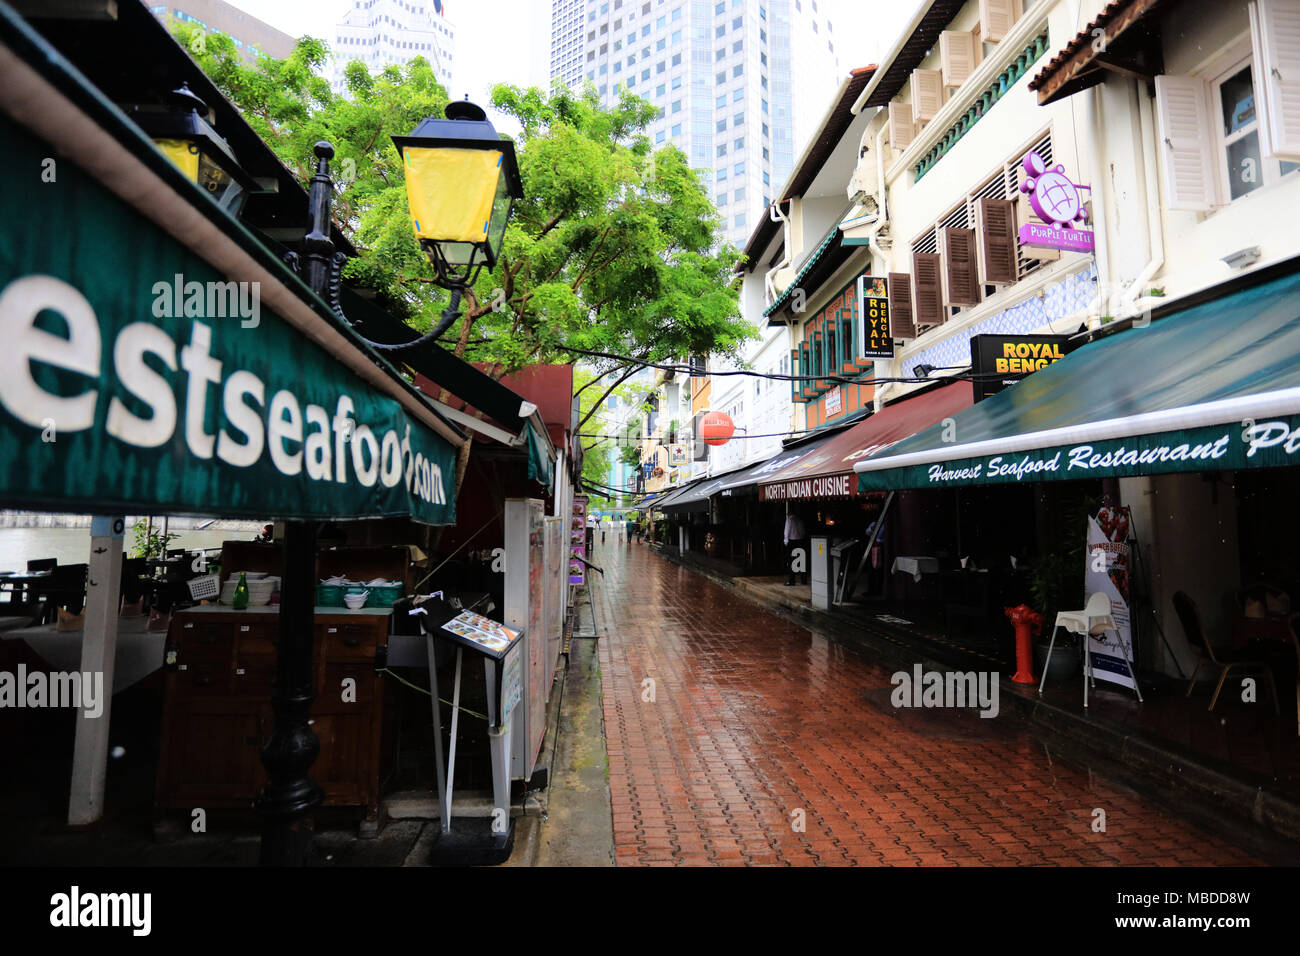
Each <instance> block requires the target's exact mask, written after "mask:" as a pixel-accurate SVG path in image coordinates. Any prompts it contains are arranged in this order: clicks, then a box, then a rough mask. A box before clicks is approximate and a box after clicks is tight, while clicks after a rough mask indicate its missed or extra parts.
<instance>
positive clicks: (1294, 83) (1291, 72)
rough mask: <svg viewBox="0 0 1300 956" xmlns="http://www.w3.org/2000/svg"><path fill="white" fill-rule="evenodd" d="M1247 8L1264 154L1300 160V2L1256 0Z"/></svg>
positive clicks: (1261, 146)
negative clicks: (1253, 51) (1253, 53)
mask: <svg viewBox="0 0 1300 956" xmlns="http://www.w3.org/2000/svg"><path fill="white" fill-rule="evenodd" d="M1249 9H1250V32H1251V39H1252V45H1253V46H1254V49H1255V66H1254V69H1253V70H1252V75H1253V76H1254V78H1255V101H1256V104H1257V105H1258V104H1260V103H1262V108H1260V109H1258V110H1257V111H1256V113H1257V115H1258V116H1259V120H1260V122H1259V132H1260V155H1261V156H1262V157H1264V158H1265V159H1268V158H1273V159H1281V160H1287V161H1289V162H1300V6H1297V5H1296V3H1295V0H1255V3H1252V4H1250V8H1249Z"/></svg>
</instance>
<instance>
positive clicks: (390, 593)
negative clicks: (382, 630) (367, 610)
mask: <svg viewBox="0 0 1300 956" xmlns="http://www.w3.org/2000/svg"><path fill="white" fill-rule="evenodd" d="M404 590H405V589H404V588H402V587H401V586H394V587H377V588H370V597H369V598H368V599H367V600H366V607H392V606H393V605H394V604H395V603H397V602H398V601H400V600H401V599H402V598H403V597H405V595H404V594H403V593H402V592H403V591H404Z"/></svg>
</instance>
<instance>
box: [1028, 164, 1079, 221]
mask: <svg viewBox="0 0 1300 956" xmlns="http://www.w3.org/2000/svg"><path fill="white" fill-rule="evenodd" d="M1020 165H1021V167H1022V168H1023V169H1024V171H1025V179H1024V181H1023V182H1022V183H1021V184H1020V191H1021V192H1022V193H1027V194H1028V196H1029V205H1031V206H1033V208H1034V212H1035V213H1036V214H1037V215H1038V218H1039V219H1041V220H1043V221H1044V222H1050V223H1051V224H1052V226H1053V228H1056V229H1060V228H1062V227H1065V226H1069V227H1075V225H1074V224H1075V222H1076V220H1077V222H1078V226H1077V227H1075V228H1079V229H1082V228H1083V226H1084V225H1085V224H1086V223H1087V221H1088V210H1086V209H1084V208H1083V198H1082V196H1081V195H1080V190H1081V189H1086V188H1087V187H1086V186H1085V187H1080V186H1076V185H1075V184H1074V183H1072V182H1070V180H1068V179H1066V178H1065V167H1064V166H1057V167H1056V168H1055V169H1048V168H1047V164H1046V163H1044V162H1043V157H1041V156H1039V155H1038V154H1037V153H1026V154H1025V158H1024V159H1023V160H1021V161H1020Z"/></svg>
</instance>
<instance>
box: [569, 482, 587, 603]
mask: <svg viewBox="0 0 1300 956" xmlns="http://www.w3.org/2000/svg"><path fill="white" fill-rule="evenodd" d="M572 512H573V513H572V514H571V515H569V529H568V536H569V583H570V584H586V583H587V566H586V565H585V564H583V563H582V562H583V561H585V560H587V496H586V495H574V496H573V508H572ZM578 559H581V560H578Z"/></svg>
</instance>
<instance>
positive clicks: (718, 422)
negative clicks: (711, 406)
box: [700, 412, 736, 445]
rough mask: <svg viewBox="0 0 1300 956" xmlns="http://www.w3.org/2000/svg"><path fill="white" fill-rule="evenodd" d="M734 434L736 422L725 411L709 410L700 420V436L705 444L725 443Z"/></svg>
mask: <svg viewBox="0 0 1300 956" xmlns="http://www.w3.org/2000/svg"><path fill="white" fill-rule="evenodd" d="M734 434H736V423H735V422H733V421H732V420H731V416H730V415H728V414H727V413H726V412H709V413H708V414H707V415H705V416H704V418H702V419H701V420H700V437H701V438H703V439H704V444H706V445H725V444H726V443H727V442H729V441H731V436H732V435H734Z"/></svg>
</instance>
